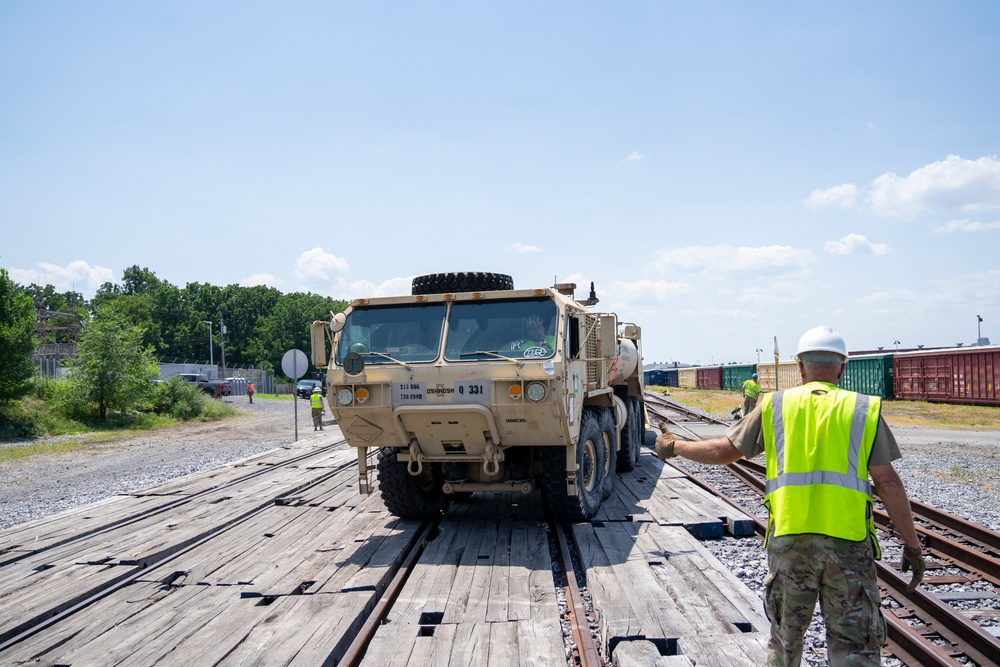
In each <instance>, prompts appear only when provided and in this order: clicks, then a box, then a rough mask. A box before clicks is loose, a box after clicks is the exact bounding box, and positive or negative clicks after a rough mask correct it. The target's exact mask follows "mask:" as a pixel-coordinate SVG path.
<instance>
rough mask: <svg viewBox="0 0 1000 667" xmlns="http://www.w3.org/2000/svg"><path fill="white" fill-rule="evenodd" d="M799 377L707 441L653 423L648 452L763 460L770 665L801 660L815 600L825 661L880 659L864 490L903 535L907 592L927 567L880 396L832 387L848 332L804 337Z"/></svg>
mask: <svg viewBox="0 0 1000 667" xmlns="http://www.w3.org/2000/svg"><path fill="white" fill-rule="evenodd" d="M796 359H797V361H798V368H799V374H800V375H801V377H802V385H801V386H799V387H795V388H792V389H787V390H784V391H779V392H775V393H767V394H763V395H762V397H761V400H760V403H759V405H758V406H757V407H756V408H754V409H753V410H752V411H751V413H750V414H748V415H745V417H744V418H743V419H742V420H741V421H739V422H737V423H736V424H734V425H733V426H731V427H730V428H729V429H728V430H727V431H726V435H725V436H723V437H721V438H715V439H712V440H698V441H689V440H677V439H676V438H675V437H674V435H673V434H672V433H670V431H669V430H668V429H667V428H666V426H665V425H661V430H662V431H663V433H662V434H661V435H660V436H658V437H657V439H656V455H657V456H658V457H659V458H660V459H661V460H663V461H666V460H667V459H669V458H671V457H674V456H682V457H684V458H686V459H690V460H692V461H697V462H699V463H709V464H726V463H732V462H734V461H736V460H737V459H739V458H741V457H744V458H747V459H751V458H753V457H755V456H757V455H758V454H760V453H761V452H763V453H764V454H765V458H766V463H767V465H766V470H767V472H766V483H765V493H764V503H765V505H766V506H767V509H768V528H767V536H766V537H765V545H766V547H767V558H768V575H767V577H766V578H765V580H764V584H765V592H764V609H765V612H766V613H767V617H768V619H769V620H770V621H771V636H770V641H769V643H768V649H767V663H766V664H767V665H768V667H784V666H786V665H787V666H791V665H795V666H798V665H799V664H800V663H801V660H802V643H803V638H804V636H805V632H806V629H807V628H808V627H809V623H810V621H811V620H812V616H813V610H814V609H815V607H816V600H817V598H818V599H819V602H820V609H821V611H822V613H823V617H824V619H825V621H826V628H827V637H826V638H827V650H828V658H829V664H830V665H831V666H847V665H850V666H852V667H853V666H856V665H872V666H874V667H877V666H878V665H879V664H880V648H881V646H882V644H883V643H884V642H885V619H884V618H883V616H882V611H881V606H880V599H879V589H878V584H877V578H876V570H875V560H876V559H879V558H880V557H881V548H880V546H879V543H878V539H877V537H876V534H875V522H874V518H873V513H872V505H873V499H872V489H871V485H870V483H869V476H870V477H871V480H872V481H873V482H874V485H875V491H876V492H877V493H878V495H879V497H880V499H881V501H882V503H883V504H884V505H885V508H886V511H887V512H888V513H889V518H890V519H891V520H892V523H893V526H894V527H895V530H896V531H897V532H898V534H899V536H900V537H901V538H902V540H903V543H904V547H903V556H902V566H901V567H902V570H903V572H907V571H909V570H910V569H912V570H913V577H912V579H911V581H910V584H909V585H908V586H907V590H910V591H912V590H913V589H915V588H916V587H917V585H918V584H919V583H920V581H921V580H922V579H923V575H924V567H925V564H924V557H923V554H922V552H921V548H920V542H919V541H918V539H917V531H916V528H915V527H914V524H913V515H912V514H911V512H910V502H909V499H908V498H907V495H906V490H905V488H904V487H903V483H902V480H900V478H899V475H898V474H897V473H896V470H895V469H894V468H893V466H892V461H895V460H896V459H899V458H901V454H900V451H899V446H898V445H897V444H896V439H895V437H894V436H893V434H892V431H890V429H889V426H888V425H887V424H886V423H885V420H883V419H882V416H881V400H880V399H879V398H878V397H875V396H867V395H865V394H858V393H855V392H852V391H846V390H844V389H840V388H838V387H837V382H838V381H839V380H840V377H841V375H843V373H844V369H845V367H846V364H847V346H846V344H845V343H844V339H843V338H842V337H841V336H840V334H838V333H837V332H836V331H834V330H833V329H831V328H830V327H826V326H820V327H815V328H813V329H810V330H809V331H806V332H805V333H804V334H802V337H801V338H800V339H799V344H798V348H797V350H796Z"/></svg>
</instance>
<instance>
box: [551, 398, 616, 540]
mask: <svg viewBox="0 0 1000 667" xmlns="http://www.w3.org/2000/svg"><path fill="white" fill-rule="evenodd" d="M601 439H602V438H601V427H600V423H599V417H598V415H597V414H595V412H594V411H593V410H584V411H583V415H582V416H581V418H580V439H579V441H578V442H577V445H576V463H577V471H576V495H575V496H571V495H569V494H568V493H567V492H566V449H565V448H564V447H543V448H542V462H543V466H544V475H543V478H542V489H543V492H544V494H545V503H546V505H547V506H548V508H549V511H550V512H551V513H552V515H553V516H554V517H555V518H557V519H565V520H568V521H589V520H590V519H592V518H593V517H594V515H595V514H597V510H598V509H600V507H601V498H602V493H603V481H604V480H603V479H602V477H601V472H602V471H603V470H604V460H603V459H604V448H603V447H602V446H600V445H599V443H600V442H601Z"/></svg>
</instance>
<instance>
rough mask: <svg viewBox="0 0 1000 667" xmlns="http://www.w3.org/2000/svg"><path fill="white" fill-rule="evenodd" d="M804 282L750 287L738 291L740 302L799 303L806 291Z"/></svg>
mask: <svg viewBox="0 0 1000 667" xmlns="http://www.w3.org/2000/svg"><path fill="white" fill-rule="evenodd" d="M808 291H809V290H808V288H807V286H806V285H805V284H804V283H791V282H776V283H773V284H771V285H768V286H767V287H752V288H747V289H745V290H743V291H742V292H741V293H740V296H739V300H740V302H743V303H746V302H749V303H752V304H757V305H758V306H762V305H765V304H789V303H800V302H801V301H802V300H803V299H804V298H805V296H806V294H807V293H808Z"/></svg>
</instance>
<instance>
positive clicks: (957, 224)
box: [931, 220, 1000, 234]
mask: <svg viewBox="0 0 1000 667" xmlns="http://www.w3.org/2000/svg"><path fill="white" fill-rule="evenodd" d="M931 229H932V230H933V231H935V232H937V233H938V234H951V233H953V232H968V233H973V232H986V231H990V230H992V229H1000V220H997V221H995V222H977V221H975V220H949V221H948V222H946V223H945V224H943V225H931Z"/></svg>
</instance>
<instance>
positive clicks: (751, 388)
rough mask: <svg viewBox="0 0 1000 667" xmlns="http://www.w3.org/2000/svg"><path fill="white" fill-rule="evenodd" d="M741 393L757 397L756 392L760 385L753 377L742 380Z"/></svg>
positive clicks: (748, 396)
mask: <svg viewBox="0 0 1000 667" xmlns="http://www.w3.org/2000/svg"><path fill="white" fill-rule="evenodd" d="M743 393H744V394H746V396H747V398H757V394H759V393H760V385H759V384H757V383H756V382H754V380H753V379H750V380H744V382H743Z"/></svg>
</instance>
